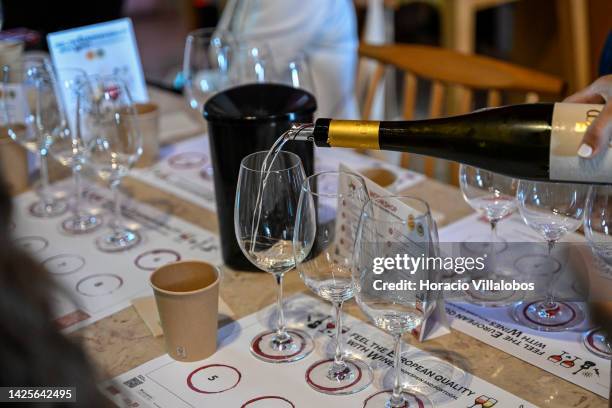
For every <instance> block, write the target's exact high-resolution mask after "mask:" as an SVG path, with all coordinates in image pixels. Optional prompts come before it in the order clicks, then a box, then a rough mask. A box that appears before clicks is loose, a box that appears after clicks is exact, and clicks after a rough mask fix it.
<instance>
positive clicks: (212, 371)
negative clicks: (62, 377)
mask: <svg viewBox="0 0 612 408" xmlns="http://www.w3.org/2000/svg"><path fill="white" fill-rule="evenodd" d="M287 307H288V310H287V316H288V321H289V324H288V326H289V327H294V328H300V329H302V330H305V331H306V332H308V334H310V335H311V336H312V337H313V338H314V339H315V343H316V347H315V351H314V352H313V353H312V354H311V355H310V356H308V357H306V358H304V359H303V360H301V361H298V362H294V363H291V364H270V363H266V362H263V361H260V360H258V359H256V358H255V357H253V356H252V355H251V353H250V351H249V344H250V341H251V339H252V338H253V337H255V335H257V334H258V333H260V332H262V331H264V330H268V327H269V326H270V323H271V322H273V321H274V316H273V314H274V313H273V311H274V307H273V306H271V307H267V308H265V309H263V310H260V311H259V312H257V313H254V314H252V315H250V316H247V317H245V318H242V319H240V320H238V321H236V322H234V323H232V324H230V325H228V326H225V327H223V328H222V329H221V330H220V331H219V345H218V350H217V352H216V353H215V354H214V355H213V356H211V357H209V358H208V359H206V360H202V361H198V362H193V363H182V362H177V361H175V360H172V358H170V357H169V356H168V355H167V354H166V355H163V356H161V357H158V358H156V359H154V360H151V361H149V362H147V363H145V364H143V365H141V366H139V367H136V368H134V369H132V370H130V371H128V372H126V373H124V374H121V375H119V376H118V377H116V378H114V379H112V380H109V381H107V382H104V383H103V384H101V385H100V388H101V389H102V391H103V392H104V393H105V394H106V395H107V396H108V397H109V398H110V399H111V400H112V401H113V402H115V403H116V404H117V405H119V406H122V407H128V406H129V407H133V406H139V407H144V408H154V407H155V408H188V407H192V408H195V407H246V408H255V407H260V408H273V407H274V408H301V407H328V406H330V402H333V406H334V407H335V408H355V407H361V406H363V403H364V401H365V400H366V399H367V398H368V397H370V396H372V395H374V394H377V393H380V392H381V391H382V390H383V389H385V388H387V387H389V386H390V384H392V381H393V376H392V374H391V371H390V368H391V366H392V364H393V341H392V338H391V336H390V335H389V334H386V333H384V332H382V331H380V330H378V329H376V328H374V327H373V326H371V325H369V324H367V323H365V322H362V321H360V320H358V319H355V318H353V317H351V316H346V317H345V328H346V331H345V333H344V340H345V341H346V342H347V346H346V349H347V351H348V352H349V353H351V354H353V355H354V356H356V357H358V358H361V359H363V360H364V361H365V362H366V363H368V364H369V365H370V367H372V370H373V371H374V377H375V378H376V380H375V381H374V382H373V383H372V384H371V385H370V386H369V387H368V388H366V389H365V390H363V391H361V392H358V393H356V394H352V395H333V396H330V395H327V394H323V393H320V392H317V391H315V390H313V389H312V388H310V387H309V386H308V384H307V383H306V379H305V373H306V371H307V369H308V367H309V366H310V365H311V364H313V363H314V362H316V361H318V360H321V359H322V358H329V357H330V356H332V355H333V349H334V344H333V336H334V333H335V330H334V329H333V317H332V312H331V307H330V305H329V304H326V303H324V302H322V301H320V300H317V299H314V298H312V297H310V296H306V295H297V296H294V297H292V298H289V299H287ZM330 323H331V324H332V326H331V328H330ZM402 365H403V367H402V370H403V371H404V381H405V382H406V383H405V385H406V386H407V387H412V388H413V389H414V390H417V391H419V392H420V393H422V394H424V395H426V396H427V397H428V398H429V399H430V400H431V401H432V403H433V404H434V406H435V407H449V408H451V407H457V408H465V407H474V406H477V407H480V406H481V405H482V403H484V402H486V401H488V403H489V405H487V406H490V407H493V406H499V407H524V408H527V407H533V406H534V405H532V404H530V403H529V402H527V401H525V400H522V399H521V398H519V397H517V396H515V395H513V394H511V393H509V392H507V391H504V390H502V389H501V388H498V387H496V386H495V385H492V384H490V383H488V382H486V381H484V380H482V379H480V378H478V377H475V376H473V375H471V374H470V373H468V372H466V371H464V370H462V369H461V368H458V367H456V366H454V365H452V364H450V363H448V362H445V361H443V360H441V359H438V358H437V357H434V356H433V355H431V354H428V353H426V352H423V351H421V350H419V349H417V348H415V347H412V346H409V345H407V344H404V347H403V353H402ZM379 379H382V384H381V381H380V380H379ZM383 387H384V388H383ZM419 402H420V401H419ZM136 404H138V405H136ZM418 406H419V407H421V408H432V406H431V405H429V404H423V403H420V404H418Z"/></svg>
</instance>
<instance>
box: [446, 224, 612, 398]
mask: <svg viewBox="0 0 612 408" xmlns="http://www.w3.org/2000/svg"><path fill="white" fill-rule="evenodd" d="M498 227H499V236H500V237H501V238H503V239H504V240H505V241H506V242H542V239H541V238H540V237H539V236H538V235H537V233H535V232H534V231H533V230H531V229H530V228H529V227H527V226H526V225H525V224H524V222H523V221H522V219H521V218H520V216H519V215H517V214H515V215H512V216H511V217H509V218H508V219H506V220H503V221H501V222H500V223H499V226H498ZM489 235H490V226H489V224H488V222H486V221H485V220H483V219H482V218H481V217H479V216H478V215H477V214H472V215H470V216H467V217H465V218H463V219H461V220H459V221H457V222H455V223H453V224H450V225H448V226H447V227H445V228H443V229H441V230H440V241H443V242H461V243H466V242H482V239H481V238H480V237H487V236H489ZM564 241H569V242H575V243H580V242H584V237H582V236H580V235H578V234H569V235H568V236H567V237H566V238H565V239H564ZM513 256H514V257H520V254H515V255H513ZM497 258H498V259H500V260H501V261H503V260H504V259H505V258H504V255H503V253H501V254H498V255H497ZM505 264H513V265H516V262H506V263H505ZM561 264H562V269H561V270H560V271H559V272H558V273H559V274H561V276H560V278H559V279H558V280H557V284H556V285H560V286H565V287H567V288H573V289H574V290H579V289H578V288H576V287H575V285H576V280H575V274H574V273H573V272H572V270H571V269H570V268H571V266H569V265H568V264H566V263H564V262H560V265H561ZM517 276H518V277H520V274H519V275H517ZM585 309H586V308H585ZM446 313H447V316H448V320H449V322H450V326H451V328H453V329H455V330H459V331H461V332H463V333H465V334H468V335H470V336H472V337H474V338H476V339H478V340H480V341H482V342H484V343H487V344H489V345H491V346H493V347H495V348H498V349H500V350H502V351H504V352H506V353H508V354H509V355H511V356H514V357H517V358H520V359H521V360H523V361H526V362H528V363H530V364H533V365H535V366H537V367H540V368H541V369H543V370H546V371H548V372H549V373H552V374H554V375H556V376H558V377H561V378H563V379H565V380H567V381H570V382H572V383H574V384H576V385H579V386H581V387H584V388H586V389H587V390H589V391H592V392H594V393H596V394H598V395H601V396H602V397H604V398H608V396H609V387H610V361H609V360H606V359H604V358H601V357H599V356H597V355H596V354H594V353H592V352H591V351H589V350H588V349H587V348H586V347H585V346H584V343H583V336H584V334H585V332H587V331H588V330H589V329H590V328H592V327H593V324H592V323H591V322H590V321H589V320H588V319H587V320H586V321H585V322H584V323H583V324H581V325H580V326H578V327H576V328H573V329H571V330H568V331H564V332H541V331H536V330H532V329H530V328H527V327H524V326H522V325H520V324H518V323H517V322H516V321H515V320H514V319H513V318H512V316H511V313H512V306H509V307H479V306H476V305H473V304H470V303H465V302H461V303H457V302H454V303H453V302H451V301H448V300H447V302H446Z"/></svg>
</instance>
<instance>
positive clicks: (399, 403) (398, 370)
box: [389, 334, 406, 407]
mask: <svg viewBox="0 0 612 408" xmlns="http://www.w3.org/2000/svg"><path fill="white" fill-rule="evenodd" d="M393 340H394V341H395V352H394V356H393V357H394V360H395V361H394V366H393V367H394V369H395V379H394V380H393V393H392V394H391V400H390V401H389V402H390V405H391V407H403V406H404V403H405V402H406V401H405V400H404V397H403V396H402V367H401V365H400V364H401V362H402V335H401V334H394V336H393Z"/></svg>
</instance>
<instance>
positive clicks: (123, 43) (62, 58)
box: [47, 18, 149, 104]
mask: <svg viewBox="0 0 612 408" xmlns="http://www.w3.org/2000/svg"><path fill="white" fill-rule="evenodd" d="M47 42H48V44H49V52H50V53H51V58H52V60H53V64H54V65H55V67H56V68H57V70H58V75H59V78H58V79H59V80H60V81H66V80H70V79H72V78H71V77H70V76H74V72H73V71H69V70H67V68H79V69H81V70H83V71H85V72H86V73H87V74H88V75H116V76H118V77H120V78H122V79H123V80H124V81H125V83H126V85H127V87H128V89H129V91H130V93H131V96H132V98H133V100H134V102H146V101H148V99H149V97H148V95H147V87H146V83H145V77H144V73H143V70H142V64H141V62H140V55H139V53H138V46H137V44H136V37H135V36H134V28H133V27H132V21H131V20H130V19H129V18H123V19H119V20H114V21H108V22H104V23H99V24H93V25H89V26H85V27H78V28H72V29H69V30H65V31H58V32H55V33H51V34H49V35H48V36H47ZM62 91H63V98H64V102H65V103H66V104H70V103H71V102H73V98H72V94H71V93H70V92H71V90H69V89H67V88H65V87H62Z"/></svg>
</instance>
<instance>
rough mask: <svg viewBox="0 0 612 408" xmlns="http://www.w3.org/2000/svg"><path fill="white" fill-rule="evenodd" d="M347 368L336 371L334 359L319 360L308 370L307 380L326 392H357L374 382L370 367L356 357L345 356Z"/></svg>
mask: <svg viewBox="0 0 612 408" xmlns="http://www.w3.org/2000/svg"><path fill="white" fill-rule="evenodd" d="M343 361H344V363H345V365H346V368H345V369H344V370H342V371H341V372H338V373H334V372H333V366H334V359H333V358H330V359H327V360H319V361H317V362H316V363H314V364H313V365H311V366H310V367H308V370H307V371H306V382H307V383H308V385H310V387H312V388H313V389H314V390H315V391H319V392H322V393H325V394H334V395H346V394H355V393H357V392H359V391H361V390H363V389H365V388H366V387H368V385H370V384H371V383H372V379H373V378H374V375H373V374H372V370H371V369H370V367H369V366H368V365H367V364H366V363H364V362H363V361H361V360H358V359H356V358H350V357H345V358H344V360H343Z"/></svg>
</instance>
